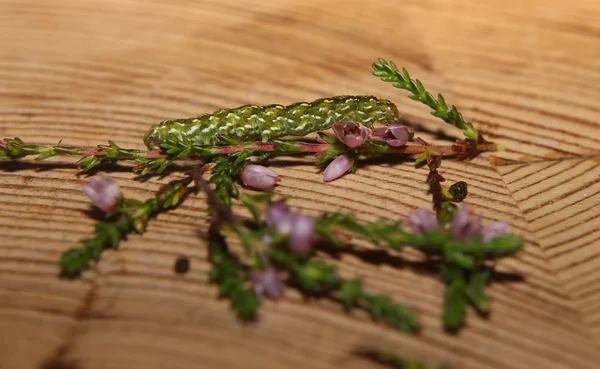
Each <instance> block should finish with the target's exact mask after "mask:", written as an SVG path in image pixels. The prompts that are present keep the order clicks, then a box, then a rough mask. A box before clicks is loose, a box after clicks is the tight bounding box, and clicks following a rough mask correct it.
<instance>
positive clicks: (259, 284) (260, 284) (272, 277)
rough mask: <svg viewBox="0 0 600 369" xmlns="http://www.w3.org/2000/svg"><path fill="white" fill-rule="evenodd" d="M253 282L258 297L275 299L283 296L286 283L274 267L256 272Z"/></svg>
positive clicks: (253, 275)
mask: <svg viewBox="0 0 600 369" xmlns="http://www.w3.org/2000/svg"><path fill="white" fill-rule="evenodd" d="M252 283H253V284H254V292H255V293H256V295H257V296H258V297H260V298H263V297H268V298H270V299H273V300H277V299H278V298H279V297H281V295H282V294H283V289H284V288H285V284H284V283H283V281H282V280H281V278H279V274H278V273H277V270H275V268H273V267H269V268H267V269H265V270H259V271H256V272H254V274H252Z"/></svg>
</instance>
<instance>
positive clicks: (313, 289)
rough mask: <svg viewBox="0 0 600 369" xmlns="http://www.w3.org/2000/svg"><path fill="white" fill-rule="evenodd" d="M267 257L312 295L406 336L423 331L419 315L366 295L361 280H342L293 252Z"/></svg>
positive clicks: (277, 252)
mask: <svg viewBox="0 0 600 369" xmlns="http://www.w3.org/2000/svg"><path fill="white" fill-rule="evenodd" d="M264 253H265V255H266V256H267V257H268V258H269V260H270V262H271V263H272V264H273V265H278V266H279V267H284V268H285V269H287V270H288V271H289V272H290V275H291V277H292V279H293V280H295V281H296V282H297V283H298V285H299V287H300V289H301V290H302V291H304V292H306V293H308V294H317V295H321V294H328V295H330V296H333V297H335V298H336V300H338V301H340V302H341V303H342V304H343V305H344V307H345V308H346V309H347V310H351V309H353V308H360V309H363V310H365V311H367V312H369V314H371V316H372V317H373V318H374V319H377V320H382V321H384V322H386V323H387V324H389V325H390V326H392V327H395V328H397V329H400V330H402V331H405V332H416V331H418V330H419V319H418V315H417V314H416V313H415V312H414V311H412V310H411V309H409V308H408V307H406V306H404V305H402V304H399V303H396V302H393V301H392V300H391V299H390V298H389V297H388V296H385V295H381V294H373V293H370V292H368V291H366V290H365V289H364V288H363V285H362V282H361V280H360V279H356V278H354V279H345V278H342V277H341V276H339V275H338V273H337V268H336V267H335V265H334V264H332V263H328V262H326V261H324V260H312V259H307V258H305V257H304V256H302V255H297V254H294V253H293V252H290V251H289V250H281V249H274V248H266V249H265V250H264Z"/></svg>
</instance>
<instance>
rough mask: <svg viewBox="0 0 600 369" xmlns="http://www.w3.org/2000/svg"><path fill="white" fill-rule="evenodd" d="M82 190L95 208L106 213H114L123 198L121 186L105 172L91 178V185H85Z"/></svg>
mask: <svg viewBox="0 0 600 369" xmlns="http://www.w3.org/2000/svg"><path fill="white" fill-rule="evenodd" d="M82 189H83V193H85V194H86V196H87V197H89V199H90V200H92V203H93V204H94V206H96V207H97V208H98V209H100V210H102V211H104V212H106V213H109V212H111V211H114V210H115V209H116V207H117V204H118V203H119V199H120V198H121V190H120V189H119V185H118V184H117V182H115V181H114V180H113V179H112V178H111V177H110V176H109V175H108V174H106V173H104V172H100V173H98V174H96V175H95V176H93V177H91V178H90V183H89V184H84V185H83V186H82Z"/></svg>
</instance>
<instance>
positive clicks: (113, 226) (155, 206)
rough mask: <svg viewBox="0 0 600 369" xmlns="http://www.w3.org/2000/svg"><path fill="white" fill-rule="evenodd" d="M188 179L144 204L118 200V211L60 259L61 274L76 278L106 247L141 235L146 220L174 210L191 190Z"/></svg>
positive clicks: (117, 244)
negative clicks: (133, 234) (128, 236)
mask: <svg viewBox="0 0 600 369" xmlns="http://www.w3.org/2000/svg"><path fill="white" fill-rule="evenodd" d="M191 182H192V178H191V177H187V178H185V179H183V180H178V181H173V182H171V183H169V184H167V185H165V186H164V187H163V188H162V189H160V190H159V191H158V193H157V194H156V196H155V197H154V198H151V199H149V200H146V201H144V202H139V201H134V200H125V199H121V200H120V202H119V204H118V208H117V209H116V210H115V211H113V212H111V213H108V214H107V215H106V220H104V221H100V222H98V223H97V224H96V228H95V234H94V236H93V237H91V238H86V239H83V240H81V243H82V244H83V245H82V246H81V247H78V248H72V249H70V250H68V251H66V252H64V253H63V255H62V257H61V258H60V266H61V274H62V275H63V276H66V277H74V276H77V275H79V274H80V273H81V272H82V271H83V270H85V269H87V268H88V267H89V265H90V263H91V262H92V261H94V260H98V259H99V258H100V255H101V254H102V251H104V250H105V249H106V248H113V249H118V248H119V245H120V242H121V240H122V239H123V238H125V237H126V236H127V234H129V233H135V232H137V233H144V232H145V230H146V226H147V224H148V221H149V220H150V218H152V217H154V216H156V215H157V214H158V213H160V212H163V211H166V210H169V209H172V208H175V207H176V206H177V205H179V204H180V203H181V202H182V201H183V199H184V198H185V197H186V196H187V195H188V194H189V193H190V192H192V191H195V187H193V186H189V184H190V183H191Z"/></svg>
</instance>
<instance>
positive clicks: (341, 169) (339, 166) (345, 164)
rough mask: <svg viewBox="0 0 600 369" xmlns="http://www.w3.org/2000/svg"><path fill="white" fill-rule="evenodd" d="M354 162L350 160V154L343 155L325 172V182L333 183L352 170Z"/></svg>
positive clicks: (330, 164) (334, 160)
mask: <svg viewBox="0 0 600 369" xmlns="http://www.w3.org/2000/svg"><path fill="white" fill-rule="evenodd" d="M352 165H354V161H352V160H351V159H350V157H349V156H348V154H343V155H340V156H338V157H337V158H335V159H333V161H332V162H331V163H329V165H328V166H327V168H325V171H323V181H325V182H331V181H333V180H334V179H338V178H340V177H341V176H343V175H344V174H345V173H346V172H347V171H348V169H350V168H352Z"/></svg>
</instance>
